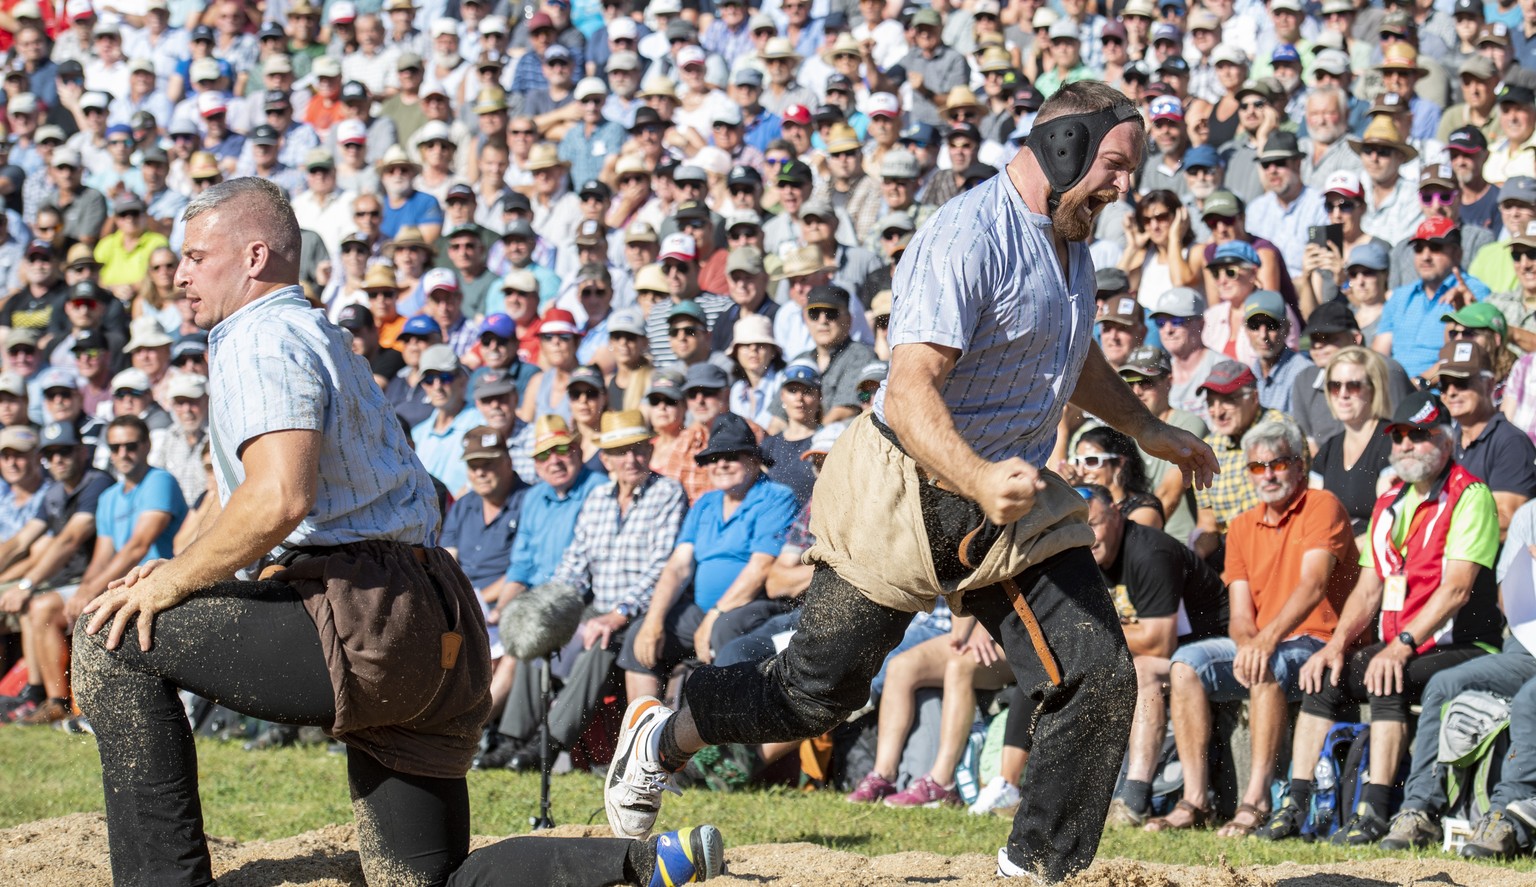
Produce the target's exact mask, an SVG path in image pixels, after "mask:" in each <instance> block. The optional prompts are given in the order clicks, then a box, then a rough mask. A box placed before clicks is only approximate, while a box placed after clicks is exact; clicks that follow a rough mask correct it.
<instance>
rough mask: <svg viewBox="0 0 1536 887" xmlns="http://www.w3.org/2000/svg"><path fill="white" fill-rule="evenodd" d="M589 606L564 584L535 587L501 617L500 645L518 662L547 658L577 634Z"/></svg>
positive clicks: (526, 592)
mask: <svg viewBox="0 0 1536 887" xmlns="http://www.w3.org/2000/svg"><path fill="white" fill-rule="evenodd" d="M585 607H586V603H585V601H583V600H582V596H581V593H580V592H578V591H577V590H576V589H575V588H574V587H572V586H570V585H567V584H566V583H564V582H545V583H544V584H543V585H535V586H534V587H533V588H530V589H528V590H527V591H525V592H523V593H522V594H520V595H518V596H517V597H515V598H513V599H512V602H511V603H509V604H507V608H506V610H504V611H502V614H501V622H500V627H501V642H502V644H503V645H505V646H506V648H507V652H508V653H511V654H512V655H513V656H516V657H517V658H518V659H539V658H541V657H544V656H548V655H549V654H550V653H553V652H555V651H556V650H558V649H560V648H561V647H563V646H565V643H566V641H569V640H570V639H571V636H572V635H574V634H576V629H577V627H578V626H580V625H581V614H582V611H583V609H585Z"/></svg>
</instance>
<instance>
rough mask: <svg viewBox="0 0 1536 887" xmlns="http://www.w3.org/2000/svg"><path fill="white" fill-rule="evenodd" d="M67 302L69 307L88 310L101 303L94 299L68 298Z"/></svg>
mask: <svg viewBox="0 0 1536 887" xmlns="http://www.w3.org/2000/svg"><path fill="white" fill-rule="evenodd" d="M68 304H69V307H71V308H84V309H86V310H87V311H89V310H90V309H92V308H95V307H96V306H97V305H99V304H101V303H100V302H98V301H96V300H95V299H70V300H69V302H68Z"/></svg>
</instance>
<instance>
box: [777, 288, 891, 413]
mask: <svg viewBox="0 0 1536 887" xmlns="http://www.w3.org/2000/svg"><path fill="white" fill-rule="evenodd" d="M851 305H852V297H851V296H850V295H849V293H848V291H847V290H846V289H844V288H842V287H841V286H838V285H837V284H834V283H826V284H822V285H820V286H817V287H815V288H814V289H812V290H811V291H810V293H809V294H808V295H807V296H806V300H805V308H804V317H805V326H806V329H807V330H808V331H809V332H810V336H811V341H812V342H813V343H814V344H815V347H814V348H812V349H811V350H809V351H806V352H804V353H803V354H800V355H798V356H796V357H795V359H794V360H793V361H792V363H808V364H811V365H813V366H815V367H816V369H817V371H818V372H820V373H821V389H822V392H823V397H822V412H823V416H822V421H823V423H832V422H838V421H841V420H843V419H853V418H857V417H858V415H859V413H860V412H861V411H862V410H861V408H860V404H859V388H858V386H859V373H860V372H861V371H862V370H863V369H864V367H865V366H866V365H868V364H870V363H872V362H874V361H875V360H876V357H875V350H874V349H873V348H871V347H870V346H869V345H866V344H865V343H863V342H856V341H854V340H853V339H852V338H851V337H850V336H849V333H850V331H851V330H852V328H853V315H852V312H851Z"/></svg>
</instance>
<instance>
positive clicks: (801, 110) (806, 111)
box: [784, 105, 811, 126]
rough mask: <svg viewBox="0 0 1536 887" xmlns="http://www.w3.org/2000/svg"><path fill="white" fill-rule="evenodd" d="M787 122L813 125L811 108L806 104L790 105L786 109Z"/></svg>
mask: <svg viewBox="0 0 1536 887" xmlns="http://www.w3.org/2000/svg"><path fill="white" fill-rule="evenodd" d="M784 122H785V123H798V124H800V125H801V126H810V125H811V109H810V108H807V107H806V106H804V105H790V106H789V107H787V108H785V109H784Z"/></svg>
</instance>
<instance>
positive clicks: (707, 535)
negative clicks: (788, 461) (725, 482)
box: [677, 475, 800, 610]
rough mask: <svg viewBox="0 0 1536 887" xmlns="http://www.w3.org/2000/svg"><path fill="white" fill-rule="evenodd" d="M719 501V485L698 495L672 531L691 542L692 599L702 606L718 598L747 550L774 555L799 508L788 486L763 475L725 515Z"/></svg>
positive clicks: (721, 495)
mask: <svg viewBox="0 0 1536 887" xmlns="http://www.w3.org/2000/svg"><path fill="white" fill-rule="evenodd" d="M724 507H725V491H724V490H711V491H709V492H708V493H705V494H704V495H702V496H700V497H699V500H698V502H696V503H694V506H693V508H692V509H690V510H689V511H688V516H687V517H686V518H684V519H683V529H682V530H681V531H680V532H679V533H678V536H677V544H679V545H692V546H693V567H694V569H693V603H694V605H695V606H697V607H698V608H699V609H701V610H708V609H710V608H712V607H714V606H715V604H717V603H719V601H720V598H721V597H722V596H723V595H724V594H725V592H726V589H728V588H730V587H731V583H732V582H735V581H736V577H737V576H738V575H740V574H741V571H742V569H743V568H745V567H746V565H747V562H748V561H749V560H750V559H751V557H752V555H754V554H766V555H770V556H772V557H778V555H779V549H780V548H782V547H783V545H784V533H785V531H786V530H788V529H789V525H790V522H792V521H793V520H794V519H795V514H796V513H797V512H798V511H799V510H800V506H799V505H798V504H797V503H796V502H795V494H794V493H792V492H790V489H789V487H786V486H784V485H783V484H779V483H774V482H773V481H771V480H769V479H768V477H767V476H766V475H763V476H762V477H760V478H759V479H758V481H757V483H755V484H753V485H752V489H750V490H748V491H747V495H746V497H745V498H743V499H742V501H741V504H740V505H738V506H736V510H735V511H734V512H732V514H731V516H730V517H729V518H726V517H724Z"/></svg>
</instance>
